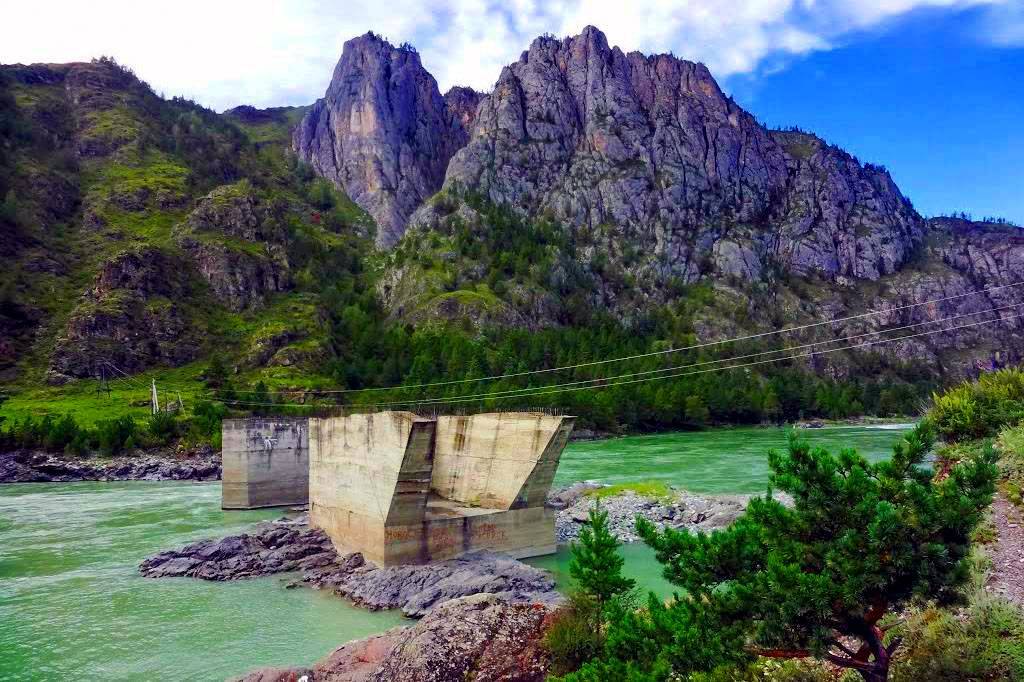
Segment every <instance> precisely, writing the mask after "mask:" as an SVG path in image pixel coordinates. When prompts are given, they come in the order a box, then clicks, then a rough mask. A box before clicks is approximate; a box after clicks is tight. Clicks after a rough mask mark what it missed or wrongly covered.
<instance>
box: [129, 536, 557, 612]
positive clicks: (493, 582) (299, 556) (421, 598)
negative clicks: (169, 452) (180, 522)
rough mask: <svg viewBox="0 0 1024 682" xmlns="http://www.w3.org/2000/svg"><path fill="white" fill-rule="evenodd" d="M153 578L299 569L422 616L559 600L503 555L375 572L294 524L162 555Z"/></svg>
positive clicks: (148, 572) (378, 604)
mask: <svg viewBox="0 0 1024 682" xmlns="http://www.w3.org/2000/svg"><path fill="white" fill-rule="evenodd" d="M139 571H140V572H141V573H142V575H144V576H146V577H149V578H171V577H191V578H200V579H202V580H239V579H244V578H253V577H258V576H265V575H274V574H279V573H288V572H292V571H299V572H301V574H302V577H301V578H300V579H299V581H298V582H296V583H293V584H303V585H309V586H311V587H315V588H319V589H331V590H334V591H335V592H337V593H338V594H340V595H342V596H344V597H347V598H348V599H351V600H352V601H353V602H354V603H355V604H358V605H360V606H363V607H366V608H369V609H374V610H376V609H401V610H402V612H403V613H404V614H405V615H407V616H411V617H421V616H423V615H425V614H426V613H428V612H430V611H431V610H432V609H434V608H435V607H437V606H438V605H439V604H443V603H445V602H447V601H449V600H451V599H456V598H459V597H464V596H467V595H472V594H480V593H487V594H492V595H495V596H496V597H497V598H499V599H501V600H503V601H505V602H509V603H541V604H555V603H558V602H559V601H560V600H561V597H560V596H559V595H558V593H557V592H556V591H555V583H554V580H553V579H552V578H551V576H549V575H548V574H547V573H546V572H545V571H542V570H540V569H537V568H533V567H532V566H528V565H526V564H524V563H522V562H521V561H517V560H515V559H512V558H510V557H508V556H506V555H504V554H498V553H495V552H488V551H479V552H471V553H468V554H466V555H464V556H461V557H459V558H456V559H451V560H448V561H440V562H436V563H432V564H428V565H424V566H392V567H387V568H378V567H376V566H373V565H371V564H367V563H366V562H365V560H364V559H363V556H362V554H359V553H352V554H346V555H339V554H338V553H337V552H336V551H335V549H334V547H333V545H332V544H331V541H330V539H329V538H328V537H327V535H326V534H324V533H323V531H321V530H317V529H312V528H309V527H308V526H302V525H297V524H296V523H295V520H294V519H285V520H283V521H282V522H276V521H275V522H271V523H262V524H259V525H257V526H256V528H255V529H254V531H253V532H252V533H245V534H242V535H233V536H228V537H225V538H220V539H209V540H200V541H198V542H194V543H192V544H190V545H186V546H185V547H182V548H180V549H177V550H171V551H166V552H160V553H159V554H156V555H154V556H152V557H150V558H148V559H146V560H145V561H143V562H142V564H141V565H140V566H139Z"/></svg>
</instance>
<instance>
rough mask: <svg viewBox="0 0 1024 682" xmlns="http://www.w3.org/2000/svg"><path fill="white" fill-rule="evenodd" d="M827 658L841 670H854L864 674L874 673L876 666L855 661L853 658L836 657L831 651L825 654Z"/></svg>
mask: <svg viewBox="0 0 1024 682" xmlns="http://www.w3.org/2000/svg"><path fill="white" fill-rule="evenodd" d="M825 658H826V659H827V660H828V661H830V662H832V663H835V664H836V665H838V666H839V667H841V668H853V669H854V670H862V671H864V672H874V670H875V666H873V665H871V664H870V663H865V662H863V661H855V660H853V659H852V658H844V657H843V656H836V655H835V654H833V653H832V652H830V651H826V652H825Z"/></svg>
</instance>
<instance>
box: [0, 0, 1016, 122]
mask: <svg viewBox="0 0 1024 682" xmlns="http://www.w3.org/2000/svg"><path fill="white" fill-rule="evenodd" d="M975 5H985V6H988V9H987V10H986V12H987V13H988V14H991V15H992V16H993V17H997V16H999V17H1002V19H1001V20H996V19H993V20H992V21H991V22H990V23H991V30H990V35H988V36H987V39H988V40H990V41H991V42H993V43H995V44H1007V45H1009V44H1021V43H1022V42H1024V18H1022V17H1021V12H1020V7H1019V5H1018V4H1017V0H730V2H729V3H721V2H719V1H718V0H690V1H689V2H681V1H680V0H636V1H635V2H632V3H611V2H591V1H587V0H569V1H567V2H562V3H552V2H543V1H539V0H504V1H502V2H494V1H491V0H389V2H373V3H368V2H362V3H359V2H345V3H341V2H336V1H335V2H327V1H322V0H295V1H292V2H275V1H271V0H250V1H248V2H218V1H217V0H214V1H212V2H211V1H209V0H205V1H200V0H179V1H178V2H175V3H139V2H135V1H127V0H97V1H96V2H91V3H86V2H80V1H78V0H68V1H66V2H50V3H47V5H46V9H45V10H41V9H40V8H39V7H38V6H36V5H33V4H32V3H17V4H14V5H12V6H11V7H9V8H7V10H6V12H5V14H6V17H5V19H6V20H5V22H4V23H3V25H2V26H0V61H2V62H4V63H11V62H26V63H27V62H65V61H74V60H88V59H90V58H92V57H96V56H99V55H104V54H106V55H112V56H114V57H116V58H117V59H118V61H120V62H122V63H124V64H126V65H128V66H130V67H132V68H133V69H134V70H135V71H136V73H138V74H139V75H140V77H142V78H144V79H145V80H147V81H149V82H150V84H152V85H153V87H154V88H155V89H156V90H157V91H161V92H165V93H167V94H168V95H171V94H181V95H185V96H187V97H192V98H194V99H196V100H198V101H200V102H202V103H203V104H206V105H208V106H211V107H214V108H216V109H223V108H226V107H229V106H233V105H235V104H239V103H251V104H254V105H257V106H274V105H283V104H306V103H309V102H311V101H312V100H313V99H315V98H317V97H319V96H321V95H322V94H323V92H324V90H325V88H326V86H327V83H328V81H329V80H330V77H331V72H332V70H333V67H334V64H335V63H336V61H337V59H338V56H339V55H340V53H341V46H342V44H343V42H344V41H345V40H347V39H349V38H351V37H353V36H356V35H360V34H362V33H365V32H366V31H367V30H373V31H374V32H376V33H379V34H381V35H384V36H385V37H387V38H389V39H390V40H391V41H392V42H394V43H396V44H397V43H401V42H409V43H412V44H413V45H415V46H416V47H417V48H418V49H419V51H420V54H421V56H422V59H423V62H424V64H425V66H426V67H427V69H429V70H430V71H431V73H433V74H434V76H435V77H436V78H437V80H438V83H439V85H440V86H441V89H442V90H445V89H447V88H448V87H449V86H451V85H456V84H460V85H470V86H473V87H475V88H477V89H480V90H488V89H490V87H491V86H492V85H493V84H494V81H495V80H496V79H497V77H498V75H499V74H500V72H501V68H502V67H503V66H504V65H506V64H508V63H509V62H512V61H515V60H516V59H517V58H518V57H519V55H520V53H521V52H522V51H523V50H525V49H526V48H527V47H528V46H529V43H530V41H531V40H532V39H533V38H535V37H536V36H538V35H540V34H542V33H552V34H555V35H559V36H561V35H570V34H575V33H578V32H579V31H580V30H581V29H582V28H583V27H584V26H585V25H587V24H593V25H595V26H597V27H599V28H601V29H602V30H603V31H605V33H606V34H607V35H608V39H609V42H610V43H612V44H614V45H619V46H620V47H621V48H622V49H623V50H626V51H629V50H642V51H644V52H649V53H651V52H673V53H674V54H676V55H678V56H682V57H685V58H687V59H693V60H699V61H703V62H704V63H706V64H707V65H708V66H709V67H710V68H711V70H712V72H713V73H714V74H715V75H716V76H718V77H725V76H729V75H733V74H740V73H749V72H751V71H754V70H756V69H757V68H758V67H759V65H762V64H764V63H766V62H767V61H768V60H771V59H778V58H779V57H786V56H795V55H801V54H806V53H808V52H811V51H814V50H825V49H828V48H829V47H830V46H831V45H833V44H834V43H835V42H836V41H839V40H842V38H843V36H844V35H845V34H848V33H850V32H853V31H860V30H865V29H870V28H873V27H876V26H880V25H883V24H884V23H885V22H887V21H890V20H892V19H895V18H898V17H900V16H903V15H905V14H907V13H908V12H911V11H914V10H918V9H921V8H926V7H931V8H947V9H950V10H957V9H963V8H966V7H969V6H975ZM41 12H42V13H45V14H46V17H45V20H41V18H40V16H39V15H40V13H41ZM1007 17H1009V19H1014V20H1015V21H1010V20H1007V19H1006V18H1007Z"/></svg>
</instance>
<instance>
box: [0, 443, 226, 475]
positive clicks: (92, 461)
mask: <svg viewBox="0 0 1024 682" xmlns="http://www.w3.org/2000/svg"><path fill="white" fill-rule="evenodd" d="M217 480H220V453H216V452H214V451H213V450H212V449H210V448H204V449H201V450H198V451H188V452H185V453H179V452H175V451H174V450H171V449H166V450H156V451H138V452H137V454H132V455H127V456H122V457H112V458H109V459H100V458H85V457H66V456H62V455H53V454H49V453H45V452H34V451H26V450H20V451H15V452H7V453H0V483H46V482H55V483H69V482H72V481H217Z"/></svg>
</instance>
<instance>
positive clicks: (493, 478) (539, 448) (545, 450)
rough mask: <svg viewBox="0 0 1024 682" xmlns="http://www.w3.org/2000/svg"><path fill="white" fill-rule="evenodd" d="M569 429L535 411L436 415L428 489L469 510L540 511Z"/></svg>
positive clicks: (564, 421)
mask: <svg viewBox="0 0 1024 682" xmlns="http://www.w3.org/2000/svg"><path fill="white" fill-rule="evenodd" d="M572 425H573V421H572V419H571V418H566V417H553V416H550V415H546V414H543V413H539V412H538V413H522V412H517V413H492V414H474V415H472V416H465V417H438V418H437V439H436V443H435V446H434V471H433V475H432V477H431V482H430V485H431V488H433V490H434V491H435V492H436V493H437V494H438V495H440V496H441V497H444V498H447V499H449V500H454V501H458V502H461V503H463V504H465V505H467V506H471V507H485V508H487V509H512V508H517V509H518V508H523V507H543V506H544V500H545V498H546V497H547V493H548V490H549V489H550V488H551V482H552V481H553V480H554V478H555V470H556V469H557V468H558V461H559V458H560V457H561V454H562V449H563V448H565V444H566V442H567V441H568V440H569V434H570V433H571V432H572Z"/></svg>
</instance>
